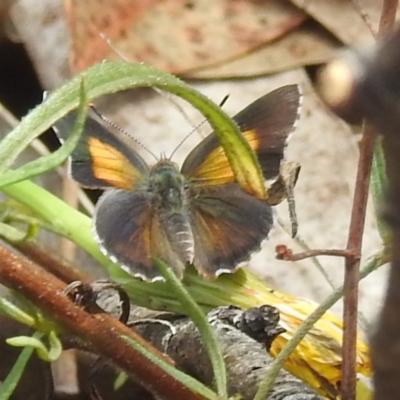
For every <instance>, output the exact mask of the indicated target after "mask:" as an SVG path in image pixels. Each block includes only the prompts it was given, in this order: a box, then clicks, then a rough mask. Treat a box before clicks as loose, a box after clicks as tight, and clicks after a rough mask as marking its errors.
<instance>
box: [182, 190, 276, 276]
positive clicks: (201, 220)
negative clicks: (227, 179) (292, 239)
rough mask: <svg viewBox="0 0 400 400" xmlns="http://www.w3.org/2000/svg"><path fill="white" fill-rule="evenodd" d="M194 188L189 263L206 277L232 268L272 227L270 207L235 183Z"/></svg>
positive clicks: (246, 255)
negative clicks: (190, 256)
mask: <svg viewBox="0 0 400 400" xmlns="http://www.w3.org/2000/svg"><path fill="white" fill-rule="evenodd" d="M194 190H195V193H192V195H191V196H190V203H189V210H190V211H189V212H190V214H189V215H190V218H191V222H192V230H193V236H194V243H195V256H194V262H193V264H194V266H195V267H196V269H197V270H198V271H199V273H200V274H202V275H204V276H206V277H208V278H211V277H215V276H217V275H219V274H220V273H221V272H228V271H230V272H232V271H234V270H235V269H237V267H238V264H239V263H240V262H242V261H246V260H247V259H248V258H249V256H250V254H251V253H252V252H255V251H257V250H258V249H259V248H260V243H261V242H262V240H263V239H265V238H266V237H267V235H268V233H269V231H270V229H271V227H272V212H271V208H270V206H269V205H268V204H266V203H265V202H263V201H261V200H258V199H256V198H255V197H253V196H251V195H249V194H247V193H245V192H244V191H243V190H241V188H240V187H239V186H238V184H236V183H233V184H227V185H221V186H214V187H208V188H204V187H201V188H195V189H194Z"/></svg>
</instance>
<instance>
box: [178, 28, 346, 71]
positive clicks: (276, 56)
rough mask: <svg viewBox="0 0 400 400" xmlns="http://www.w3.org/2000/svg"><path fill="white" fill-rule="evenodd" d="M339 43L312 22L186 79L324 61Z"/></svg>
mask: <svg viewBox="0 0 400 400" xmlns="http://www.w3.org/2000/svg"><path fill="white" fill-rule="evenodd" d="M338 47H339V43H338V42H337V41H336V40H335V39H334V38H333V37H332V36H331V35H329V34H327V32H325V31H324V30H323V28H321V27H320V26H318V25H317V24H316V23H315V22H313V21H309V22H307V23H306V24H303V25H302V26H300V27H299V28H297V29H296V30H295V31H292V32H290V33H289V34H287V35H285V36H284V37H282V38H281V39H279V40H277V41H275V42H272V43H269V44H268V45H266V46H264V47H262V48H260V49H258V50H256V51H253V52H252V53H250V54H247V55H245V56H243V57H241V58H239V59H236V60H233V61H230V62H225V63H223V64H221V65H218V66H215V67H206V68H203V69H201V70H198V71H195V72H192V73H188V74H185V75H184V76H185V77H186V78H194V79H220V78H224V79H225V78H239V77H255V76H260V75H267V74H273V73H277V72H281V71H284V70H289V69H293V68H298V67H301V66H304V65H314V64H319V63H322V62H325V61H326V60H327V59H328V58H330V57H332V55H333V54H334V52H335V50H337V49H338Z"/></svg>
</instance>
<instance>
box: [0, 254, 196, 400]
mask: <svg viewBox="0 0 400 400" xmlns="http://www.w3.org/2000/svg"><path fill="white" fill-rule="evenodd" d="M0 260H1V261H0V283H2V284H3V285H5V286H7V287H9V288H11V289H14V290H18V291H19V292H20V293H21V294H23V295H24V296H25V297H26V298H27V299H28V300H30V301H31V302H32V303H33V304H35V305H36V306H37V307H39V308H40V309H41V310H43V311H44V312H46V313H47V314H48V315H50V316H51V318H52V319H53V320H54V321H55V322H56V323H57V324H59V325H60V326H61V327H62V328H64V329H66V330H67V331H69V332H70V333H72V334H74V335H76V336H78V337H79V338H81V339H83V340H85V341H88V342H90V343H91V344H92V346H93V348H94V349H95V350H96V351H97V352H98V354H100V355H102V356H103V357H105V358H107V359H109V360H110V361H111V362H113V363H114V364H115V365H116V366H117V367H119V368H121V369H123V370H124V371H126V372H127V373H128V374H129V375H130V376H132V377H133V378H134V379H135V380H136V381H137V382H139V383H140V384H141V385H142V386H143V387H145V388H146V389H147V390H149V391H150V392H151V393H153V394H155V395H157V396H160V397H161V398H165V399H174V400H176V399H179V400H201V399H203V397H201V396H199V395H197V394H195V393H193V392H191V391H190V390H189V389H188V388H187V387H186V386H184V385H183V384H181V383H180V382H178V381H176V380H175V379H173V378H172V377H171V376H169V375H167V374H166V373H165V372H164V371H163V370H162V369H161V368H160V367H158V366H157V365H155V364H153V363H151V362H150V361H149V360H148V359H147V358H146V357H144V356H143V355H141V354H140V353H139V352H137V351H136V350H135V349H133V348H132V347H131V346H129V345H128V344H127V343H126V342H125V341H124V340H122V339H121V335H126V336H128V337H130V338H132V339H133V340H135V341H138V342H140V343H141V344H142V345H143V346H145V347H146V348H147V349H148V350H149V351H152V352H153V354H156V355H157V356H158V357H161V358H164V360H166V358H165V356H163V355H162V354H161V353H159V352H158V351H157V350H155V349H154V348H153V347H152V346H150V345H149V344H148V343H147V342H145V341H144V340H143V339H142V338H141V337H140V336H139V335H136V334H134V333H133V332H132V331H131V330H130V329H129V328H128V327H126V326H125V325H123V324H121V323H120V322H119V321H117V320H115V319H114V318H112V317H111V316H109V315H107V314H89V313H87V312H86V311H84V310H83V309H81V308H80V307H78V306H77V305H75V304H74V303H73V302H72V301H71V300H70V299H69V298H68V297H67V296H66V295H65V294H64V293H63V290H64V289H65V284H64V283H63V282H61V281H60V280H58V279H57V278H56V277H54V276H53V275H51V274H49V273H47V272H46V271H44V270H42V269H41V268H39V267H37V266H36V265H34V264H33V263H31V262H30V261H28V260H27V259H25V258H23V257H21V256H18V255H16V254H14V253H12V252H11V251H10V250H8V249H6V248H4V247H0ZM168 361H169V359H168Z"/></svg>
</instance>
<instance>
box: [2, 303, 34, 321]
mask: <svg viewBox="0 0 400 400" xmlns="http://www.w3.org/2000/svg"><path fill="white" fill-rule="evenodd" d="M0 312H2V313H3V314H5V315H7V316H9V317H10V318H12V319H14V320H16V321H18V322H21V324H24V325H27V326H30V327H32V326H34V325H35V318H34V317H32V316H31V315H29V314H28V313H27V312H25V311H24V310H22V309H21V308H20V307H18V306H17V305H15V304H14V303H12V302H10V301H9V300H7V299H5V298H3V297H0Z"/></svg>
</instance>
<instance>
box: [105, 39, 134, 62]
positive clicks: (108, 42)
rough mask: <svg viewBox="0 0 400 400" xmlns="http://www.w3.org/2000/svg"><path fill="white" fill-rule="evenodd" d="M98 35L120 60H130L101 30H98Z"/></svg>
mask: <svg viewBox="0 0 400 400" xmlns="http://www.w3.org/2000/svg"><path fill="white" fill-rule="evenodd" d="M99 35H100V37H101V38H102V39H103V40H104V41H105V42H106V44H107V46H108V47H109V48H110V49H111V50H112V51H113V53H115V54H116V55H117V56H118V57H119V58H120V59H121V60H122V61H126V62H131V61H130V60H129V59H128V58H127V57H125V55H124V54H123V53H121V52H120V51H119V50H118V49H117V48H116V47H115V46H114V44H113V42H112V41H111V39H110V38H109V37H107V35H105V34H104V33H103V32H99Z"/></svg>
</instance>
